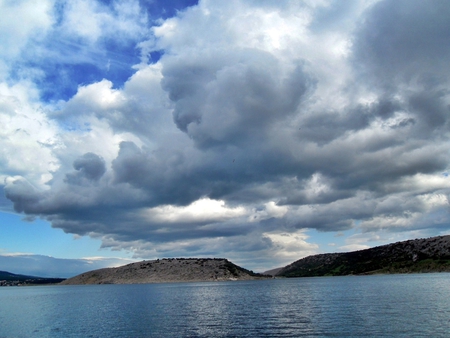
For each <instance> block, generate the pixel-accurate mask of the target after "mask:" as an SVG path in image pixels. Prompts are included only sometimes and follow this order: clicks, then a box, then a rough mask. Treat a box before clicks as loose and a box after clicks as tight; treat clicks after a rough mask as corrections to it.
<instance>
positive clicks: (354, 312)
mask: <svg viewBox="0 0 450 338" xmlns="http://www.w3.org/2000/svg"><path fill="white" fill-rule="evenodd" d="M449 281H450V274H423V275H391V276H361V277H329V278H328V277H325V278H301V279H280V280H266V281H246V282H218V283H180V284H146V285H92V286H40V287H21V288H17V287H3V288H0V338H3V337H301V336H322V337H326V336H333V337H367V336H390V337H412V336H417V337H420V336H433V337H446V336H448V332H450V322H449V319H450V284H449Z"/></svg>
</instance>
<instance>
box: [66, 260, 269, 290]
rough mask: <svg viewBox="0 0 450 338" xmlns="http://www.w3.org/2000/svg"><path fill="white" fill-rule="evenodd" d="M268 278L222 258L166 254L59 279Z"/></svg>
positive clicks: (99, 281) (98, 281)
mask: <svg viewBox="0 0 450 338" xmlns="http://www.w3.org/2000/svg"><path fill="white" fill-rule="evenodd" d="M263 278H270V276H264V275H261V274H257V273H254V272H253V271H249V270H246V269H244V268H241V267H240V266H237V265H235V264H233V263H231V262H230V261H228V260H227V259H224V258H169V259H157V260H151V261H142V262H137V263H131V264H127V265H124V266H121V267H118V268H105V269H99V270H93V271H89V272H85V273H83V274H81V275H78V276H75V277H72V278H69V279H67V280H65V281H64V282H62V283H61V284H63V285H73V284H139V283H164V282H200V281H227V280H251V279H263Z"/></svg>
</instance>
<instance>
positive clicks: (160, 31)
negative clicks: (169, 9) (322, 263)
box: [0, 0, 450, 266]
mask: <svg viewBox="0 0 450 338" xmlns="http://www.w3.org/2000/svg"><path fill="white" fill-rule="evenodd" d="M75 4H80V6H75ZM129 5H130V6H129V8H128V9H127V10H124V9H123V8H122V7H120V6H121V5H120V4H119V2H112V3H111V4H110V5H109V6H106V5H105V4H101V3H99V2H96V1H80V2H74V1H69V2H67V5H66V6H65V7H64V8H61V9H59V10H58V11H56V12H54V13H58V15H56V17H55V18H53V21H51V20H50V21H51V22H56V24H55V25H57V27H60V28H61V29H62V34H61V35H59V38H62V37H64V36H68V35H70V34H73V36H76V37H77V38H76V39H75V38H74V37H72V38H70V39H69V42H70V43H71V44H73V46H72V47H73V50H74V51H79V54H80V59H82V60H83V62H85V63H87V64H89V65H91V66H92V67H94V68H96V69H100V68H101V67H100V64H101V63H103V62H104V63H106V61H107V60H106V59H108V58H109V56H108V55H109V54H108V53H111V52H113V51H115V52H117V53H118V54H119V56H118V60H122V61H123V62H124V63H125V64H126V65H127V67H128V68H129V69H128V73H127V72H123V73H121V74H122V75H121V76H122V77H121V79H122V81H118V80H117V79H119V77H116V78H115V79H111V78H109V77H108V73H107V72H103V73H102V72H99V73H98V74H100V75H102V76H101V77H100V76H97V75H96V77H94V78H89V81H85V82H83V81H78V80H77V81H75V80H76V78H75V75H74V74H73V73H70V72H69V73H67V74H68V81H69V82H70V83H72V82H71V81H75V82H76V83H77V86H76V88H75V89H74V92H73V93H72V94H71V95H67V97H64V96H63V95H60V97H59V99H58V100H57V101H52V100H45V99H42V96H40V94H42V92H45V91H46V90H47V89H46V87H45V86H40V85H39V81H37V80H36V79H37V78H39V76H37V75H34V76H31V75H30V76H29V77H28V78H27V79H26V80H24V79H21V80H20V81H17V84H15V85H11V84H9V83H8V84H6V82H5V83H4V84H3V85H2V87H0V88H1V90H2V91H1V93H2V95H3V96H2V98H3V99H2V101H0V102H1V103H0V104H1V105H2V106H1V109H2V111H1V115H0V118H1V119H2V121H8V122H9V124H8V126H11V127H8V128H6V129H5V131H3V134H2V139H1V142H2V146H3V147H4V148H5V149H8V154H9V155H4V157H3V158H2V159H1V161H0V164H1V166H2V173H4V174H2V175H3V176H2V178H3V179H6V180H5V183H4V185H3V189H4V191H5V193H6V196H7V198H8V199H9V200H10V201H11V202H12V204H13V205H14V207H15V209H16V210H17V211H20V212H24V213H25V214H27V215H34V216H40V217H43V218H46V219H48V220H49V221H51V222H52V225H53V226H54V227H57V228H61V229H63V230H64V231H66V232H68V233H73V234H78V235H89V236H92V237H95V238H100V239H102V240H103V245H104V246H105V247H109V248H113V249H117V250H130V251H132V252H134V253H135V257H141V258H149V257H158V256H160V255H173V256H177V255H178V256H193V255H223V256H226V257H230V258H232V257H236V258H237V259H238V260H240V261H241V262H244V263H246V262H250V261H251V260H254V262H255V263H254V264H255V266H256V265H258V264H260V265H261V266H262V264H263V261H264V260H265V261H266V262H267V261H268V260H270V259H271V258H273V257H277V259H278V261H279V262H280V264H281V262H284V263H289V261H288V260H290V259H291V258H292V257H293V256H302V255H306V254H309V253H314V252H317V250H318V247H317V246H316V244H315V243H313V242H312V241H313V239H311V238H309V237H307V235H306V234H305V231H306V230H305V229H316V230H318V231H331V232H341V231H345V230H353V231H354V232H356V233H360V234H367V236H369V235H370V236H371V234H375V233H377V232H380V233H403V234H406V233H427V234H431V233H440V232H442V231H444V230H445V229H446V228H447V227H448V225H449V221H450V219H449V217H448V196H449V183H448V182H449V181H448V177H447V176H446V175H443V173H446V172H447V171H448V167H449V160H450V158H449V156H450V155H449V153H448V148H449V142H448V135H447V134H448V133H447V130H448V123H449V122H448V116H449V114H448V112H449V108H448V107H449V105H450V96H449V92H448V84H449V83H448V76H446V74H447V73H448V72H449V67H448V65H447V64H446V62H445V60H446V58H445V56H446V55H447V54H448V52H449V50H448V46H450V44H448V43H447V40H448V38H449V34H448V33H447V32H448V31H450V30H448V29H446V28H450V27H447V26H448V20H445V18H447V17H448V15H446V10H447V7H448V6H446V5H445V3H444V2H441V1H436V2H433V3H426V4H425V3H423V2H420V1H356V2H352V3H340V2H331V1H323V2H302V3H300V2H297V1H286V2H283V3H282V4H280V3H279V2H272V1H265V2H253V1H238V0H235V1H228V2H221V3H217V2H212V1H200V2H199V3H198V4H196V5H194V6H191V7H189V8H185V9H184V10H182V11H179V12H177V14H176V15H174V16H172V17H164V18H163V19H161V20H159V21H153V18H152V19H151V20H150V19H149V18H148V11H146V10H145V8H143V7H139V6H142V3H141V4H140V3H139V2H137V1H130V2H129ZM147 9H148V8H147ZM86 13H90V14H92V15H87V14H86ZM146 13H147V14H146ZM57 18H59V19H58V20H59V21H58V20H57ZM55 20H56V21H55ZM112 22H117V25H111V23H112ZM45 27H47V26H45ZM88 28H89V29H88ZM45 29H48V28H45ZM69 32H70V34H69ZM30 34H31V33H30ZM46 34H47V35H46V36H47V37H48V40H46V41H47V42H49V41H50V40H51V38H50V36H53V37H55V36H56V35H55V34H56V32H55V31H52V32H51V34H50V33H46ZM52 34H53V35H52ZM64 34H67V35H64ZM27 36H28V35H27ZM114 37H117V46H128V47H126V48H125V47H123V48H122V47H120V48H119V47H117V46H116V47H115V49H108V47H107V46H109V45H108V41H113V40H114ZM29 39H31V37H30V38H29ZM77 39H78V40H77ZM30 41H31V40H30ZM54 41H59V40H54ZM30 43H31V42H30ZM55 43H56V45H57V46H59V47H60V45H59V43H57V42H55ZM130 45H132V46H133V47H132V49H130V47H129V46H130ZM21 46H22V47H20V48H24V47H23V46H25V45H21ZM52 46H53V45H52V44H50V43H48V44H46V45H45V53H43V54H42V55H50V54H51V53H56V55H57V56H56V57H55V60H59V61H58V62H59V64H60V65H62V66H61V67H62V68H63V69H66V68H67V67H66V66H65V65H67V64H69V63H71V62H77V61H76V60H77V57H78V56H77V55H63V54H61V51H60V50H59V49H58V48H59V47H55V48H53V47H52ZM130 50H134V51H135V53H136V55H135V56H136V57H135V58H131V59H129V58H121V57H120V55H121V53H125V52H126V51H128V52H129V51H130ZM102 53H105V54H102ZM139 53H140V55H139ZM155 53H156V54H157V56H158V57H157V58H155V59H152V55H156V54H155ZM125 54H126V53H125ZM105 55H106V56H105ZM111 55H112V54H111ZM148 62H150V63H148ZM138 63H139V64H138ZM132 66H135V67H134V68H132ZM43 67H44V66H43V65H42V64H39V63H38V64H36V65H33V67H32V68H33V69H36V68H37V69H43ZM27 69H28V68H27ZM86 69H87V68H86ZM28 71H29V73H30V74H31V69H28ZM37 73H39V72H37ZM82 73H84V72H82ZM86 73H88V72H86ZM27 74H28V73H27ZM41 78H42V77H41ZM69 82H68V83H69ZM21 86H22V87H21ZM21 88H31V89H33V90H31V91H30V93H31V94H30V93H28V92H27V91H26V90H25V89H21ZM33 93H34V94H33ZM24 116H26V118H25V117H24ZM25 120H27V121H29V122H28V123H24V121H25ZM30 121H31V122H30ZM14 123H15V124H16V125H18V124H20V125H21V130H20V131H17V130H18V129H19V128H18V127H17V126H15V124H14ZM38 124H39V125H42V127H41V128H40V127H38V126H37V125H38ZM16 134H17V135H18V136H17V135H16ZM13 135H16V136H13ZM22 158H23V160H22ZM415 231H416V232H415ZM417 231H418V232H417ZM364 236H365V235H364ZM375 237H376V236H373V238H375ZM400 237H401V236H400ZM363 238H364V239H365V240H368V239H367V238H369V237H363ZM380 238H381V239H379V241H382V240H383V239H386V240H387V239H388V238H391V237H389V236H388V235H386V236H381V237H380ZM310 241H311V242H310ZM373 242H376V241H375V240H374V241H373ZM346 245H347V247H348V248H350V247H353V248H356V247H360V248H361V247H362V246H364V245H368V244H367V243H359V242H358V243H355V242H351V240H350V242H349V243H347V244H346ZM357 245H359V246H357ZM239 257H241V258H239ZM298 258H300V257H298ZM283 260H284V261H283Z"/></svg>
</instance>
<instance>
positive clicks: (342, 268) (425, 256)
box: [277, 236, 450, 277]
mask: <svg viewBox="0 0 450 338" xmlns="http://www.w3.org/2000/svg"><path fill="white" fill-rule="evenodd" d="M443 271H449V272H450V236H439V237H432V238H428V239H416V240H409V241H404V242H397V243H393V244H388V245H383V246H378V247H375V248H371V249H365V250H360V251H353V252H345V253H331V254H320V255H314V256H309V257H306V258H303V259H300V260H298V261H296V262H294V263H292V264H290V265H288V266H286V267H284V268H283V269H281V270H280V271H279V272H278V274H277V276H283V277H315V276H344V275H364V274H376V273H419V272H443Z"/></svg>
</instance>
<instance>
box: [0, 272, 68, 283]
mask: <svg viewBox="0 0 450 338" xmlns="http://www.w3.org/2000/svg"><path fill="white" fill-rule="evenodd" d="M63 280H64V278H47V277H36V276H26V275H18V274H15V273H11V272H8V271H0V286H11V285H36V284H56V283H60V282H61V281H63Z"/></svg>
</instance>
